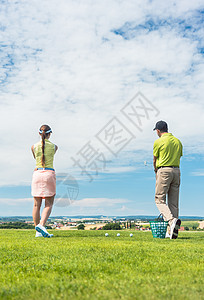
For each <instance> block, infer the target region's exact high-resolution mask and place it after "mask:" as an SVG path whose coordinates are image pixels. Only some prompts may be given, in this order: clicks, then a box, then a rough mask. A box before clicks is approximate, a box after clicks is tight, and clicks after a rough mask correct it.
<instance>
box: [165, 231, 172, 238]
mask: <svg viewBox="0 0 204 300" xmlns="http://www.w3.org/2000/svg"><path fill="white" fill-rule="evenodd" d="M170 237H171V235H170V234H169V233H168V231H167V232H166V236H165V239H170Z"/></svg>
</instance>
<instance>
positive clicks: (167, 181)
mask: <svg viewBox="0 0 204 300" xmlns="http://www.w3.org/2000/svg"><path fill="white" fill-rule="evenodd" d="M179 187H180V169H179V168H169V167H165V168H160V169H159V170H158V171H157V173H156V189H155V202H156V205H157V208H158V209H159V211H160V213H161V214H162V215H163V218H164V220H165V221H171V220H172V219H173V218H178V215H179ZM166 195H168V204H167V202H166Z"/></svg>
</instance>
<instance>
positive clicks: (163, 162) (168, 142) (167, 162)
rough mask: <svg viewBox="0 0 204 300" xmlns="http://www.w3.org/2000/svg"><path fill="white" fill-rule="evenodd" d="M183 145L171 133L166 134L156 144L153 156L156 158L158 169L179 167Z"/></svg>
mask: <svg viewBox="0 0 204 300" xmlns="http://www.w3.org/2000/svg"><path fill="white" fill-rule="evenodd" d="M182 148H183V147H182V144H181V142H180V141H179V139H177V138H176V137H174V136H173V135H172V134H171V133H164V134H162V136H161V137H160V138H159V139H157V140H156V141H155V142H154V149H153V155H154V156H156V158H157V161H156V167H157V168H159V167H162V166H174V167H179V165H180V157H181V156H182V155H183V151H182Z"/></svg>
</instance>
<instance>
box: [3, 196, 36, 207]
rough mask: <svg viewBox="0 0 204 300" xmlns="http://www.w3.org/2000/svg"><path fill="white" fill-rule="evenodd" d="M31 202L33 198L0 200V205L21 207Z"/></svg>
mask: <svg viewBox="0 0 204 300" xmlns="http://www.w3.org/2000/svg"><path fill="white" fill-rule="evenodd" d="M31 202H33V198H16V199H15V198H0V204H6V205H9V206H13V205H14V206H15V205H23V204H28V203H31Z"/></svg>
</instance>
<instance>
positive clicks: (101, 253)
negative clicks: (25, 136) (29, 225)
mask: <svg viewBox="0 0 204 300" xmlns="http://www.w3.org/2000/svg"><path fill="white" fill-rule="evenodd" d="M50 232H51V231H50ZM130 232H131V231H120V234H121V236H120V237H117V236H116V234H117V232H116V231H109V232H108V233H109V237H105V236H104V234H105V232H104V231H54V230H53V231H52V233H54V235H55V236H54V238H51V239H45V238H35V237H34V230H0V299H18V300H21V299H22V300H26V299H29V300H32V299H43V300H47V299H49V300H51V299H100V300H101V299H104V300H109V299H110V300H113V299H122V300H123V299H179V300H180V299H185V300H186V299H196V300H198V299H204V276H203V275H204V259H203V256H204V255H203V254H204V232H180V233H179V238H178V239H177V240H169V239H168V240H167V239H153V238H152V236H151V232H133V231H132V232H133V234H134V235H133V237H132V238H131V237H130V236H129V234H130Z"/></svg>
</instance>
